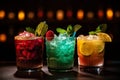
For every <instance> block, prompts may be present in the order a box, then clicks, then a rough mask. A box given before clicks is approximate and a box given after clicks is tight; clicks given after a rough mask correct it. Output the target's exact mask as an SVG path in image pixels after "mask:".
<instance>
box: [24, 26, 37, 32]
mask: <svg viewBox="0 0 120 80" xmlns="http://www.w3.org/2000/svg"><path fill="white" fill-rule="evenodd" d="M26 31H27V32H30V33H34V32H35V31H34V29H33V28H31V27H26Z"/></svg>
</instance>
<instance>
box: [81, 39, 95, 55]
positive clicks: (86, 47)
mask: <svg viewBox="0 0 120 80" xmlns="http://www.w3.org/2000/svg"><path fill="white" fill-rule="evenodd" d="M93 51H94V45H93V43H92V42H89V41H84V42H83V43H82V44H80V52H81V54H82V55H84V56H90V55H91V54H92V53H93Z"/></svg>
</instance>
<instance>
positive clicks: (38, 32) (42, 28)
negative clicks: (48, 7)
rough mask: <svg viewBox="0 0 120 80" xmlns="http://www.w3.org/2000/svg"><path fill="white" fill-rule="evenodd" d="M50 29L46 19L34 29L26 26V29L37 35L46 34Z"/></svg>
mask: <svg viewBox="0 0 120 80" xmlns="http://www.w3.org/2000/svg"><path fill="white" fill-rule="evenodd" d="M47 30H48V25H47V24H46V22H45V21H43V22H40V23H39V24H38V26H37V27H36V29H35V30H34V29H33V28H31V27H26V31H27V32H30V33H33V34H35V35H36V36H44V35H45V33H46V32H47Z"/></svg>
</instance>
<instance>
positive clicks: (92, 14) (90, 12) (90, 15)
mask: <svg viewBox="0 0 120 80" xmlns="http://www.w3.org/2000/svg"><path fill="white" fill-rule="evenodd" d="M87 17H88V18H89V19H91V18H93V17H94V13H93V12H92V11H89V12H88V13H87Z"/></svg>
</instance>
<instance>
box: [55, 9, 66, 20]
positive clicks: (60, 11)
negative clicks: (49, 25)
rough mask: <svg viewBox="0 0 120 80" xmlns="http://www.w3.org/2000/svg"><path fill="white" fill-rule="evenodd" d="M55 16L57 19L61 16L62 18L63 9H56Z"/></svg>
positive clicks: (60, 18)
mask: <svg viewBox="0 0 120 80" xmlns="http://www.w3.org/2000/svg"><path fill="white" fill-rule="evenodd" d="M56 18H57V20H63V18H64V12H63V10H57V12H56Z"/></svg>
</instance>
